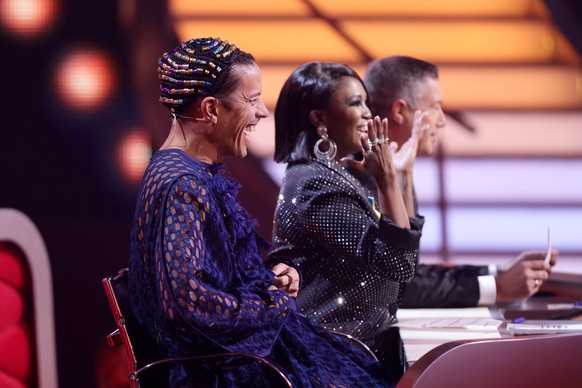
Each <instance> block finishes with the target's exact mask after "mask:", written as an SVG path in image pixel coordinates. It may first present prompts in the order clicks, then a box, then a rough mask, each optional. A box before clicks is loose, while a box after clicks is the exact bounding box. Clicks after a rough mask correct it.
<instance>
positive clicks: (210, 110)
mask: <svg viewBox="0 0 582 388" xmlns="http://www.w3.org/2000/svg"><path fill="white" fill-rule="evenodd" d="M196 120H198V121H209V122H211V123H213V124H216V121H217V120H218V100H217V99H216V98H215V97H204V99H203V100H202V102H200V117H198V116H196Z"/></svg>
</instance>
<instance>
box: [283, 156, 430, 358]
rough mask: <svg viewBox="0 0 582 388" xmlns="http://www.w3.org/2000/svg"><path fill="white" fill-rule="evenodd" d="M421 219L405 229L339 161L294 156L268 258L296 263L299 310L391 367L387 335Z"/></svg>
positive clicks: (394, 343) (392, 351)
mask: <svg viewBox="0 0 582 388" xmlns="http://www.w3.org/2000/svg"><path fill="white" fill-rule="evenodd" d="M422 223H423V218H422V217H420V216H419V217H415V218H411V224H412V228H411V229H410V230H407V229H403V228H400V227H398V226H397V225H395V224H394V223H393V222H392V221H391V220H390V219H388V218H387V217H385V216H382V217H381V218H378V216H377V215H376V214H375V212H374V209H373V207H372V205H371V203H370V201H369V199H368V192H367V191H366V190H365V189H364V188H363V187H362V185H361V184H360V183H359V182H358V181H357V179H355V178H354V176H353V175H351V174H349V173H348V172H347V171H346V170H345V169H344V168H343V167H342V166H341V165H340V164H339V163H337V162H336V161H331V162H330V163H329V164H328V163H322V162H320V161H318V160H316V159H313V160H310V161H305V160H301V161H297V162H293V163H289V164H288V166H287V169H286V172H285V177H284V180H283V184H282V187H281V192H280V195H279V199H278V203H277V209H276V212H275V219H274V228H273V243H274V244H275V249H274V251H273V253H272V256H277V255H281V256H284V257H289V258H292V260H293V261H294V262H295V263H296V265H297V266H298V268H299V269H300V271H301V276H302V283H301V290H300V292H299V297H298V298H297V304H298V306H299V307H300V309H301V311H302V312H303V313H304V314H305V315H307V316H308V317H310V318H312V319H313V320H315V321H316V322H318V323H321V324H322V325H323V326H325V327H327V328H329V329H334V330H340V331H343V332H346V333H348V334H352V335H354V336H356V337H358V338H360V339H362V340H364V341H365V342H366V343H368V344H369V345H370V346H371V347H372V350H374V351H375V352H376V354H377V355H378V357H379V358H380V359H381V361H383V362H384V363H385V364H388V365H390V364H392V363H393V362H394V361H395V360H393V359H390V358H394V357H398V351H397V350H396V347H398V346H399V344H398V341H399V338H398V339H395V338H393V335H392V334H390V335H388V334H386V333H388V331H390V332H392V330H391V329H390V330H389V326H390V325H391V324H393V323H394V322H395V314H396V311H397V309H398V307H399V304H400V302H401V301H402V295H403V291H404V285H405V284H406V283H407V282H409V281H410V280H411V278H412V277H413V275H414V271H415V266H416V263H417V258H418V246H419V245H418V244H419V240H420V234H421V228H422ZM396 335H397V333H396Z"/></svg>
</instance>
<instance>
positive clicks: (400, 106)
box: [390, 98, 408, 125]
mask: <svg viewBox="0 0 582 388" xmlns="http://www.w3.org/2000/svg"><path fill="white" fill-rule="evenodd" d="M407 109H408V103H407V102H406V100H404V99H403V98H397V99H396V100H394V101H393V102H392V105H391V106H390V116H391V117H390V118H391V119H392V120H393V121H395V122H396V123H397V124H398V125H402V124H403V123H404V120H405V119H406V116H405V112H406V110H407Z"/></svg>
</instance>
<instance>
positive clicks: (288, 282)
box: [268, 263, 299, 298]
mask: <svg viewBox="0 0 582 388" xmlns="http://www.w3.org/2000/svg"><path fill="white" fill-rule="evenodd" d="M272 271H273V273H274V274H275V284H274V285H272V286H270V287H269V288H268V289H269V290H271V291H274V290H282V291H286V292H288V293H289V296H291V297H292V298H297V293H298V292H299V272H297V270H296V269H295V268H293V267H289V266H288V265H287V264H283V263H279V264H277V265H276V266H274V267H273V269H272Z"/></svg>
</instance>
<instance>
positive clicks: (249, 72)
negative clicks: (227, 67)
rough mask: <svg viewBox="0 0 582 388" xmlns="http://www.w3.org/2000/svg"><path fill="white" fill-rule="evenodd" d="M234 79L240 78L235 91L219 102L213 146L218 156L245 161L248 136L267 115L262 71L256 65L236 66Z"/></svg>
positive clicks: (248, 141) (233, 69)
mask: <svg viewBox="0 0 582 388" xmlns="http://www.w3.org/2000/svg"><path fill="white" fill-rule="evenodd" d="M231 71H233V73H232V75H233V76H239V77H241V80H240V83H239V85H238V87H237V88H236V89H235V90H234V91H233V93H232V94H231V95H229V96H228V99H227V101H220V100H219V107H220V110H219V111H220V114H219V116H218V122H217V127H216V131H215V132H214V142H215V144H217V148H218V150H219V154H221V155H232V156H238V157H245V156H246V155H247V152H248V151H247V146H248V145H249V144H250V135H251V133H252V132H254V131H255V126H256V125H257V124H258V123H259V121H260V120H261V119H262V118H265V117H267V116H268V115H269V111H268V110H267V108H266V107H265V104H264V103H263V101H261V98H260V96H261V91H262V82H261V71H260V69H259V67H258V66H257V65H256V64H252V65H243V66H236V67H233V68H232V69H231Z"/></svg>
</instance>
